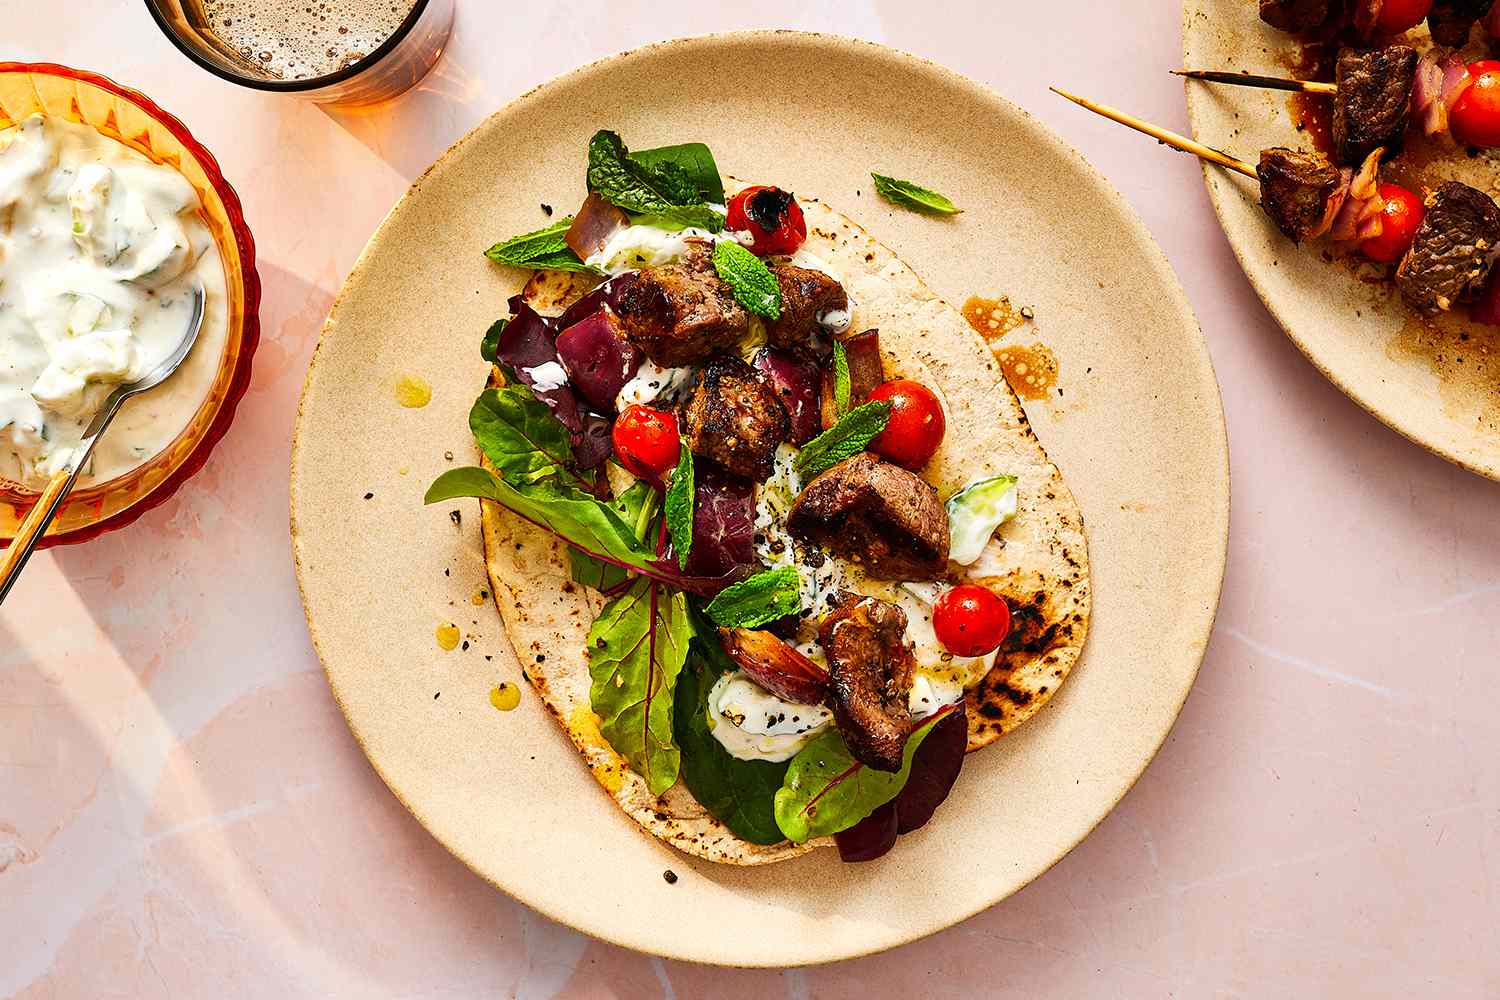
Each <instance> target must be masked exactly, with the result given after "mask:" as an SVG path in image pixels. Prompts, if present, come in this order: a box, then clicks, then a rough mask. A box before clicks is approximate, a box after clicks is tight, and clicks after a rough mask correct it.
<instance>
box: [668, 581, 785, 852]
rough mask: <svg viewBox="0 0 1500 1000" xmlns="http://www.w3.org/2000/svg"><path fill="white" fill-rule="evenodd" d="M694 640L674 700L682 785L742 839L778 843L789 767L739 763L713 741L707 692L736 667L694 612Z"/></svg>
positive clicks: (757, 842) (711, 628) (710, 627)
mask: <svg viewBox="0 0 1500 1000" xmlns="http://www.w3.org/2000/svg"><path fill="white" fill-rule="evenodd" d="M689 618H690V620H691V622H692V626H693V638H692V641H691V642H690V644H689V645H688V658H687V664H686V665H685V666H684V667H683V670H682V673H681V674H680V675H679V676H678V678H677V690H676V692H675V695H674V697H673V709H672V714H673V733H674V735H675V736H676V737H677V746H678V747H679V748H680V749H681V752H682V781H683V784H685V785H687V788H688V791H690V792H692V793H693V798H695V799H697V800H698V803H699V804H700V805H702V806H703V808H705V809H707V810H708V812H709V814H710V815H712V816H713V817H714V818H715V819H717V820H718V821H719V822H720V823H723V824H724V825H725V826H727V827H729V829H730V831H731V832H732V833H733V834H734V835H735V836H737V837H739V838H741V839H742V840H748V841H750V843H752V844H779V843H781V842H782V841H783V840H785V839H786V835H785V834H783V833H782V832H781V828H780V827H778V826H777V825H776V811H775V802H776V792H777V790H778V789H780V788H781V785H782V782H783V781H784V780H785V778H786V769H787V762H786V761H782V762H781V763H779V764H777V763H773V762H771V761H768V760H740V759H739V758H738V757H736V756H734V755H733V754H731V753H730V752H729V751H728V750H725V749H724V745H723V744H722V743H720V742H719V741H718V740H716V739H714V736H713V732H712V730H711V729H710V728H709V724H708V693H709V692H710V691H712V690H713V686H714V683H715V682H716V681H718V679H719V678H720V677H721V676H723V675H724V674H726V673H732V672H733V671H734V669H735V665H734V663H733V662H732V661H731V660H730V659H729V658H728V657H727V656H725V655H724V648H723V647H722V646H721V645H719V640H718V638H717V637H716V635H715V633H714V630H713V627H712V626H710V625H708V624H707V623H706V622H704V621H703V620H702V619H700V618H698V617H697V616H696V615H694V614H693V613H692V609H691V606H690V607H689Z"/></svg>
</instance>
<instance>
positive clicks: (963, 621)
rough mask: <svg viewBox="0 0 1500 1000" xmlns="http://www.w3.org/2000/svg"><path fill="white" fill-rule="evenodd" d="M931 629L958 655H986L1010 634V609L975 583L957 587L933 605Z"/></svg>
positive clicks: (998, 598) (989, 591) (986, 589)
mask: <svg viewBox="0 0 1500 1000" xmlns="http://www.w3.org/2000/svg"><path fill="white" fill-rule="evenodd" d="M932 630H933V631H934V632H936V633H937V638H938V642H940V643H942V644H943V648H945V649H947V650H948V652H950V653H952V654H953V655H955V656H984V655H985V654H986V653H989V652H990V651H992V650H995V649H998V648H999V646H1000V644H1001V643H1002V642H1004V641H1005V637H1006V636H1007V635H1009V634H1010V606H1009V605H1008V604H1006V603H1005V601H1004V600H1002V599H1001V598H1000V597H998V596H996V594H995V592H994V591H993V590H990V589H989V588H988V587H981V586H978V585H977V584H973V583H965V584H962V585H960V586H957V587H954V588H953V589H952V590H950V591H948V592H947V593H946V594H944V595H943V596H942V597H939V598H938V599H937V603H936V604H934V605H933V606H932Z"/></svg>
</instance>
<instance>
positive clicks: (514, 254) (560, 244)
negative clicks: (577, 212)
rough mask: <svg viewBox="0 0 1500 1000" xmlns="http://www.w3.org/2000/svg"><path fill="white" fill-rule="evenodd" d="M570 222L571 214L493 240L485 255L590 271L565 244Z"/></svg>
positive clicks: (497, 260) (557, 268)
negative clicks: (543, 224)
mask: <svg viewBox="0 0 1500 1000" xmlns="http://www.w3.org/2000/svg"><path fill="white" fill-rule="evenodd" d="M572 225H573V217H572V216H568V217H567V218H566V219H562V220H560V221H558V222H554V223H553V224H552V225H550V226H548V227H547V228H545V229H538V230H536V231H535V232H531V233H523V234H522V235H520V236H512V237H511V238H510V239H508V240H506V241H505V242H504V243H496V244H495V245H494V246H492V247H490V248H489V249H488V250H486V251H485V252H484V255H485V256H486V257H488V258H489V259H490V260H492V261H494V262H495V263H496V264H504V265H506V266H507V267H524V268H531V269H534V270H539V271H590V272H593V271H594V269H593V268H591V267H589V266H588V265H587V264H585V263H584V262H583V261H581V260H579V259H578V255H577V254H575V253H574V252H573V251H572V250H571V249H570V248H569V247H568V241H567V235H568V228H569V227H570V226H572Z"/></svg>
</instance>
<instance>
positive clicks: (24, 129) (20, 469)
mask: <svg viewBox="0 0 1500 1000" xmlns="http://www.w3.org/2000/svg"><path fill="white" fill-rule="evenodd" d="M197 287H202V288H203V290H204V293H205V311H204V321H203V327H202V331H201V333H200V335H199V339H198V342H197V344H196V345H195V346H194V348H193V351H192V353H191V354H190V355H189V356H188V358H187V360H186V361H185V362H184V363H183V365H182V367H181V368H180V369H179V370H178V372H177V373H176V374H175V375H174V376H173V377H172V378H171V379H169V380H168V381H167V382H166V383H165V384H163V385H162V386H160V387H158V388H157V389H155V390H152V391H151V392H149V393H145V394H143V395H141V396H140V397H137V398H136V399H133V400H131V401H129V402H127V403H126V404H125V406H124V407H123V408H122V410H121V411H120V414H119V416H118V417H117V418H116V420H115V421H114V424H113V425H112V427H111V430H110V433H109V434H107V435H105V436H104V437H103V438H102V439H101V440H100V441H99V444H98V446H97V447H96V448H95V450H94V452H93V455H92V456H91V457H90V459H89V462H88V464H87V465H86V466H85V467H84V469H83V471H82V473H81V474H80V477H79V486H78V488H77V489H76V490H75V491H74V493H73V494H72V495H71V496H70V497H69V498H68V500H67V501H66V503H65V504H64V506H63V508H62V510H61V511H60V512H59V514H58V516H57V519H56V521H55V522H54V526H53V529H52V531H51V533H50V534H49V535H48V536H47V538H46V539H45V540H44V544H47V543H53V544H55V543H59V542H62V543H66V542H75V541H83V540H84V539H86V538H90V537H93V536H94V535H96V534H98V533H100V532H102V531H107V530H111V529H113V528H118V527H121V526H123V525H124V524H126V523H128V522H129V521H132V520H134V519H135V518H136V517H138V516H140V514H141V513H143V512H144V511H145V510H148V509H150V508H151V507H152V506H155V505H156V504H158V503H160V502H162V501H163V500H165V499H166V498H167V497H168V496H169V495H170V494H171V493H172V492H173V491H174V490H175V489H176V487H177V486H178V485H180V484H181V483H182V482H183V481H184V480H185V479H187V478H188V476H190V475H192V473H193V472H195V471H197V469H198V468H199V467H201V466H202V464H203V462H204V460H205V459H206V458H207V455H208V452H209V450H210V449H211V448H212V446H213V445H214V443H215V442H216V441H217V440H218V438H220V437H221V436H222V435H223V433H224V431H225V430H227V428H228V425H229V422H230V420H231V418H232V417H233V413H234V409H235V405H236V403H237V402H238V400H239V397H240V396H241V395H243V393H244V389H245V386H246V385H247V383H248V381H249V375H250V359H251V355H252V354H253V352H254V348H255V345H256V341H257V340H258V335H259V327H258V321H257V315H256V313H257V309H258V306H259V299H260V288H259V280H258V278H257V275H256V272H255V264H254V243H253V241H252V239H251V237H250V233H249V231H248V229H247V228H246V227H245V224H244V219H243V216H242V214H241V211H240V205H239V200H238V198H237V197H236V195H235V193H234V191H233V189H232V188H230V186H229V185H228V183H227V182H226V181H225V180H224V178H223V176H222V174H221V173H220V172H219V169H218V165H217V164H216V163H215V161H214V159H213V157H212V155H211V154H209V153H208V152H207V150H205V149H203V148H202V147H201V146H200V145H198V144H197V143H196V142H194V141H193V139H192V136H191V135H190V134H189V133H188V131H187V129H186V128H185V127H184V126H183V125H182V124H181V123H180V122H178V121H177V120H176V119H175V118H172V117H171V116H170V115H168V114H166V113H165V112H163V111H161V110H160V109H159V108H157V107H156V106H155V105H154V104H153V103H152V102H151V101H150V100H149V99H147V98H146V97H144V95H141V94H139V93H136V92H133V91H130V90H127V89H125V88H123V87H119V86H118V85H116V84H114V83H112V82H111V81H108V80H106V79H104V78H103V77H98V76H94V75H92V74H87V73H82V72H79V71H76V70H71V69H66V68H64V67H60V66H45V65H22V64H15V63H8V64H7V63H0V545H3V544H4V543H5V542H6V541H8V540H9V539H10V538H11V537H13V536H14V534H15V531H16V528H17V527H18V525H19V523H20V521H21V519H22V518H24V517H25V514H26V512H27V510H28V509H29V507H30V506H31V504H32V502H33V501H34V499H35V496H36V493H37V491H38V490H40V489H41V487H42V486H43V485H44V484H45V483H46V481H47V480H48V479H49V478H50V477H51V476H52V475H54V474H55V473H56V472H57V471H59V470H60V469H63V468H65V467H66V466H67V464H68V462H69V460H70V459H71V458H72V457H73V455H74V453H75V450H76V449H77V448H78V446H79V442H80V439H81V437H82V435H83V432H84V429H85V427H87V425H88V423H89V421H90V420H91V419H92V418H93V416H94V415H95V413H97V412H98V410H99V409H100V407H101V405H102V404H103V402H104V399H105V397H106V396H108V394H109V393H110V392H111V391H112V390H113V389H114V388H115V387H116V386H117V385H119V384H120V383H122V382H128V381H130V380H132V379H135V378H137V377H139V376H140V375H141V374H143V373H144V372H146V371H149V370H150V369H151V368H153V367H154V366H155V365H156V364H157V363H159V362H160V361H161V360H162V359H163V358H164V357H165V356H166V355H167V353H169V352H170V351H171V349H172V348H173V346H174V345H175V344H176V343H177V341H178V340H179V339H180V337H181V335H182V331H183V329H184V328H185V327H186V325H187V323H188V319H189V316H190V314H191V312H192V299H193V290H194V289H195V288H197Z"/></svg>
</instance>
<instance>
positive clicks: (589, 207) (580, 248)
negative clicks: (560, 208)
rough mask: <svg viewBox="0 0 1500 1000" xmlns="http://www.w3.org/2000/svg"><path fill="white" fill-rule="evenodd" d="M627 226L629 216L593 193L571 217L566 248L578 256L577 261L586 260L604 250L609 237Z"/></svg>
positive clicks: (596, 193) (597, 193)
mask: <svg viewBox="0 0 1500 1000" xmlns="http://www.w3.org/2000/svg"><path fill="white" fill-rule="evenodd" d="M628 225H630V216H628V215H626V214H625V213H624V212H622V211H620V210H619V209H618V208H616V207H615V206H613V205H611V204H610V203H609V202H607V201H605V200H604V199H603V198H601V197H599V192H597V191H595V192H593V193H592V194H590V195H589V196H588V197H587V198H585V199H584V200H583V207H582V208H580V209H579V210H578V214H577V215H575V216H573V224H572V225H571V226H569V227H568V235H567V242H568V248H569V249H570V250H572V251H573V252H574V253H576V254H577V255H578V259H579V260H588V259H589V256H590V255H592V254H596V253H598V252H599V251H600V250H603V249H604V245H605V244H606V243H608V242H609V238H610V237H611V236H613V235H614V234H615V233H617V232H619V231H620V230H621V229H624V228H625V227H626V226H628Z"/></svg>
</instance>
